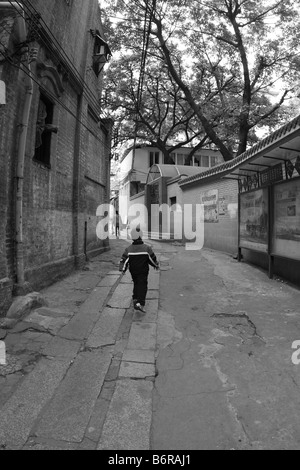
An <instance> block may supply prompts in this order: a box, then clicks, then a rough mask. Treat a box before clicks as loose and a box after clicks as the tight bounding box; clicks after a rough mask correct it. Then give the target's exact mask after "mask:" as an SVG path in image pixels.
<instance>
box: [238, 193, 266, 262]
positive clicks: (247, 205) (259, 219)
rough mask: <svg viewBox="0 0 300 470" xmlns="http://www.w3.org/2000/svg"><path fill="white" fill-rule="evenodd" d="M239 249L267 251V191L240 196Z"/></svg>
mask: <svg viewBox="0 0 300 470" xmlns="http://www.w3.org/2000/svg"><path fill="white" fill-rule="evenodd" d="M240 247H242V248H249V249H252V250H256V251H262V252H264V253H266V252H267V251H268V189H267V188H265V189H258V190H256V191H251V192H248V193H243V194H241V195H240Z"/></svg>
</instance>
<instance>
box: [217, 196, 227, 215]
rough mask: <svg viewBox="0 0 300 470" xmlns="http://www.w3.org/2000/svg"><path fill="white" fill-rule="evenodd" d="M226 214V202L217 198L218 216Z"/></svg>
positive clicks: (224, 199)
mask: <svg viewBox="0 0 300 470" xmlns="http://www.w3.org/2000/svg"><path fill="white" fill-rule="evenodd" d="M227 212H228V206H227V200H226V198H225V197H219V215H226V214H227Z"/></svg>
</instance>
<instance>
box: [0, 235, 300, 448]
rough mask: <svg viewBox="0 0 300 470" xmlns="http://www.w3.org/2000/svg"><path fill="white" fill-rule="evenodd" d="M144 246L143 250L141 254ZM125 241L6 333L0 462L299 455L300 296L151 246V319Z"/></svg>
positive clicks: (229, 263)
mask: <svg viewBox="0 0 300 470" xmlns="http://www.w3.org/2000/svg"><path fill="white" fill-rule="evenodd" d="M149 243H150V242H149ZM127 244H128V242H127V241H123V240H116V241H112V242H111V251H109V252H107V253H104V254H102V255H101V256H99V257H97V258H95V259H92V260H90V262H89V263H88V266H87V268H86V269H85V270H83V271H78V272H76V273H74V274H73V275H72V276H69V277H68V278H66V279H64V280H62V281H60V282H58V283H56V284H54V285H53V286H51V287H49V288H47V289H44V290H43V291H42V292H41V293H42V294H43V296H44V298H45V300H46V301H47V305H45V306H44V307H40V308H39V309H36V310H35V311H32V312H31V313H30V315H29V316H27V317H25V318H23V319H22V320H20V321H19V322H18V323H17V324H16V325H15V326H14V327H13V328H12V329H3V328H2V329H1V327H0V339H1V340H2V341H4V342H5V344H6V348H7V365H6V366H1V365H0V446H1V448H2V449H37V450H38V449H41V450H44V449H50V450H56V449H76V450H81V449H92V450H96V449H98V450H149V449H150V450H157V451H158V450H195V449H196V450H202V449H220V450H221V449H225V450H229V449H235V450H238V449H280V450H281V449H299V448H300V420H299V409H300V406H299V405H300V403H299V402H300V398H299V385H300V365H295V364H293V362H292V354H293V350H292V343H293V342H294V341H296V340H300V311H299V305H300V291H299V290H298V289H295V288H294V287H291V286H288V285H287V284H285V283H283V282H281V281H279V280H273V281H271V280H269V279H268V278H267V275H266V273H264V272H262V271H260V270H258V269H257V268H254V267H252V266H249V265H247V264H244V263H237V261H235V260H234V259H232V258H231V257H229V256H227V255H225V254H222V253H217V252H211V251H208V250H203V251H186V250H185V248H184V247H183V246H181V245H180V244H177V243H174V244H172V243H159V242H151V244H152V246H153V249H154V251H155V252H156V253H157V254H158V257H159V258H160V263H161V271H160V273H157V272H155V271H154V270H151V272H150V277H149V291H148V301H147V313H146V314H145V315H144V314H141V313H134V312H133V309H132V306H131V293H132V285H131V280H130V277H129V275H128V274H126V276H124V277H122V276H121V277H120V274H119V273H118V271H117V266H118V261H119V258H120V254H121V253H122V251H123V249H124V247H125V246H127Z"/></svg>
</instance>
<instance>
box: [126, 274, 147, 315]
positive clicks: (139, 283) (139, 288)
mask: <svg viewBox="0 0 300 470" xmlns="http://www.w3.org/2000/svg"><path fill="white" fill-rule="evenodd" d="M130 274H131V277H132V280H133V295H132V298H133V299H134V300H136V301H137V302H139V303H140V304H141V305H143V306H144V305H145V303H146V295H147V290H148V274H149V271H148V272H143V273H138V274H137V273H133V272H131V273H130Z"/></svg>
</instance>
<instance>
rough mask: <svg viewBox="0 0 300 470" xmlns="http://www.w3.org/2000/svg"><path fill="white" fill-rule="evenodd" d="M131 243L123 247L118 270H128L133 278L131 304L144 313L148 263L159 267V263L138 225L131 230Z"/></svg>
mask: <svg viewBox="0 0 300 470" xmlns="http://www.w3.org/2000/svg"><path fill="white" fill-rule="evenodd" d="M130 235H131V238H132V240H133V242H132V244H131V245H130V246H129V247H128V248H126V249H125V251H124V253H123V255H122V259H121V261H120V265H119V271H121V272H122V273H123V274H125V272H126V270H127V268H128V267H129V272H130V274H131V277H132V280H133V294H132V298H133V306H134V309H135V310H140V311H141V312H144V313H145V310H144V307H145V303H146V295H147V291H148V275H149V265H151V266H153V268H154V269H156V270H158V269H159V264H158V261H157V259H156V256H155V254H154V252H153V250H152V248H151V246H149V245H146V244H145V243H144V242H143V240H142V236H143V233H142V231H141V230H140V228H139V227H137V228H135V229H132V230H131V234H130Z"/></svg>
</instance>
